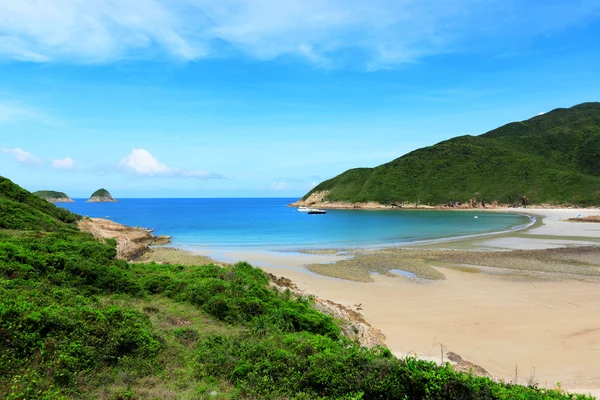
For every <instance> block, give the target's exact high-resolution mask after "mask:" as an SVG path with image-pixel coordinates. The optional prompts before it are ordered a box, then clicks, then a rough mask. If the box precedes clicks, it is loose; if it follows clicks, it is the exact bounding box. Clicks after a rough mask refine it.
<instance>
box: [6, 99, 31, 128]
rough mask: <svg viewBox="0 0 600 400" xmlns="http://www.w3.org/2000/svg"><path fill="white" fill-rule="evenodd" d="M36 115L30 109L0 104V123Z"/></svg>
mask: <svg viewBox="0 0 600 400" xmlns="http://www.w3.org/2000/svg"><path fill="white" fill-rule="evenodd" d="M36 114H37V112H36V111H34V110H33V109H31V108H28V107H25V106H22V105H16V104H10V103H0V123H1V122H9V121H13V120H16V119H20V118H27V117H32V116H35V115H36Z"/></svg>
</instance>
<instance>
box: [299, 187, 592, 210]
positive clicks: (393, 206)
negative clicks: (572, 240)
mask: <svg viewBox="0 0 600 400" xmlns="http://www.w3.org/2000/svg"><path fill="white" fill-rule="evenodd" d="M328 194H329V191H327V190H325V191H321V192H315V193H311V194H310V196H308V197H307V198H306V199H300V200H298V201H296V202H294V203H291V204H289V206H290V207H314V208H323V209H330V210H336V209H338V210H470V209H482V208H485V209H504V208H531V209H536V208H557V209H562V208H581V206H574V205H571V204H549V203H542V204H532V203H531V202H530V200H529V199H528V198H527V197H526V196H517V197H516V198H515V201H514V202H513V203H512V204H505V203H501V202H499V201H495V200H494V201H491V202H487V201H485V200H483V199H480V198H477V197H473V198H472V199H470V200H468V201H466V202H462V201H460V200H449V201H447V202H445V203H443V204H436V205H433V206H432V205H426V204H419V203H411V202H401V201H395V202H391V203H389V204H381V203H376V202H365V203H348V202H343V201H329V200H327V195H328ZM590 208H593V207H590Z"/></svg>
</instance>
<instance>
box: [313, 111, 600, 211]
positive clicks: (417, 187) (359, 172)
mask: <svg viewBox="0 0 600 400" xmlns="http://www.w3.org/2000/svg"><path fill="white" fill-rule="evenodd" d="M324 191H328V194H327V196H326V197H325V200H326V201H340V202H349V203H355V202H368V201H374V202H378V203H382V204H391V203H401V202H409V203H417V204H429V205H439V204H453V203H456V202H463V203H464V202H467V201H469V200H470V199H473V198H477V199H478V200H480V201H481V200H482V201H484V202H485V203H491V202H493V201H497V202H499V203H504V204H513V203H515V202H520V201H527V202H530V203H556V204H574V205H582V206H588V205H600V103H584V104H580V105H577V106H575V107H572V108H568V109H556V110H554V111H551V112H549V113H547V114H544V115H541V116H537V117H534V118H532V119H530V120H527V121H523V122H514V123H510V124H508V125H504V126H502V127H500V128H498V129H495V130H492V131H490V132H488V133H485V134H483V135H481V136H460V137H456V138H453V139H450V140H447V141H444V142H440V143H438V144H436V145H434V146H430V147H425V148H422V149H418V150H415V151H413V152H411V153H408V154H406V155H404V156H402V157H400V158H397V159H395V160H393V161H391V162H389V163H387V164H383V165H380V166H378V167H375V168H357V169H351V170H349V171H346V172H344V173H342V174H340V175H338V176H336V177H334V178H332V179H330V180H327V181H325V182H322V183H321V184H319V185H318V186H316V187H315V188H314V189H313V190H311V191H310V192H309V193H308V194H307V195H306V196H304V197H303V200H306V199H307V198H308V196H310V195H311V194H314V193H319V192H324ZM524 199H526V200H524Z"/></svg>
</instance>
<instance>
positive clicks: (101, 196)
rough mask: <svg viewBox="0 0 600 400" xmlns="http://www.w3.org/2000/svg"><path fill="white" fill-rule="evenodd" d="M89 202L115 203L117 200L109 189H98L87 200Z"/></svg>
mask: <svg viewBox="0 0 600 400" xmlns="http://www.w3.org/2000/svg"><path fill="white" fill-rule="evenodd" d="M87 201H88V202H89V203H115V202H116V201H117V200H115V199H113V197H112V196H111V195H110V193H109V192H108V190H106V189H98V190H96V191H95V192H94V193H92V195H91V196H90V198H89V199H88V200H87Z"/></svg>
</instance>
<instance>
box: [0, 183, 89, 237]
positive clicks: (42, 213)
mask: <svg viewBox="0 0 600 400" xmlns="http://www.w3.org/2000/svg"><path fill="white" fill-rule="evenodd" d="M80 218H81V217H80V216H78V215H76V214H73V213H71V212H69V211H67V210H65V209H64V208H59V207H56V206H55V205H53V204H50V203H48V202H47V201H46V200H44V199H42V198H41V197H39V196H35V195H33V194H31V193H29V192H28V191H26V190H24V189H22V188H20V187H19V186H17V185H16V184H14V183H13V182H12V181H11V180H10V179H7V178H4V177H2V176H0V229H18V230H43V231H56V230H59V229H60V228H64V227H68V226H69V225H70V224H72V223H73V222H75V221H77V220H78V219H80Z"/></svg>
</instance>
